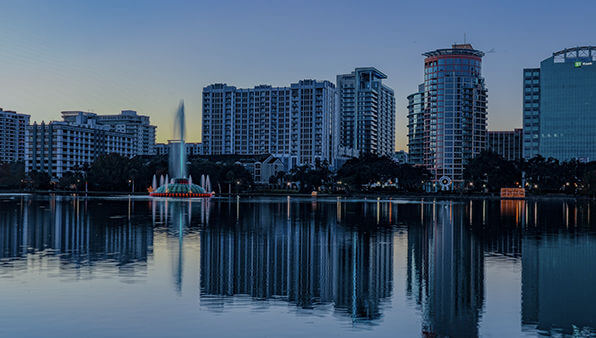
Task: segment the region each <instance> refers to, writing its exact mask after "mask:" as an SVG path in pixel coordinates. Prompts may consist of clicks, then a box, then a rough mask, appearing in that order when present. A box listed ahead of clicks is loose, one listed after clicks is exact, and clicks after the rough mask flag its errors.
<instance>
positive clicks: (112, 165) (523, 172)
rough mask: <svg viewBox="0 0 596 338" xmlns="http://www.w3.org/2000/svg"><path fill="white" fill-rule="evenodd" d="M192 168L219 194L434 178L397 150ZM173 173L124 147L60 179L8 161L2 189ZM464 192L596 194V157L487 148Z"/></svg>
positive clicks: (384, 186)
mask: <svg viewBox="0 0 596 338" xmlns="http://www.w3.org/2000/svg"><path fill="white" fill-rule="evenodd" d="M187 168H188V173H189V174H190V175H192V176H193V178H194V180H195V182H198V181H199V179H200V177H201V175H209V177H210V181H211V185H212V188H213V190H214V191H215V192H216V193H227V192H247V191H257V190H261V191H263V190H265V191H267V190H268V191H271V190H282V191H300V192H311V191H326V192H334V193H352V192H383V191H386V192H422V191H424V187H425V185H428V183H429V182H430V180H431V174H430V173H429V171H427V170H426V169H424V168H423V167H420V166H412V165H409V164H398V163H396V162H395V161H393V160H392V159H391V158H389V157H382V156H381V157H379V156H375V155H371V154H364V155H362V156H360V157H359V158H352V159H349V160H348V161H346V162H345V164H343V166H341V168H339V170H337V171H335V172H333V171H332V170H331V169H330V168H329V165H328V163H327V162H324V161H317V162H316V163H315V165H314V166H299V167H296V168H294V169H292V170H291V171H289V172H284V171H281V172H278V173H277V174H276V175H274V176H272V177H271V178H270V179H269V185H268V186H265V187H263V186H259V185H255V183H254V181H253V177H252V175H251V173H250V172H249V171H248V170H247V169H246V168H245V167H244V166H243V165H241V164H239V163H238V162H237V161H235V159H234V158H233V157H230V158H229V159H227V160H218V161H213V160H210V159H208V158H205V157H196V156H195V157H191V158H189V160H188V164H187ZM166 174H168V158H167V156H136V157H133V158H127V157H124V156H120V155H118V154H107V155H102V156H99V157H98V158H97V159H96V160H95V161H94V162H93V163H92V164H90V165H85V166H82V167H78V168H75V170H73V171H71V172H66V173H64V174H63V175H62V177H61V178H60V179H58V180H56V179H52V177H50V176H49V175H48V174H47V173H45V172H38V171H32V172H30V173H28V174H27V175H26V174H25V170H24V165H23V164H22V163H3V164H0V188H1V189H31V190H49V189H51V190H69V191H83V190H85V185H87V189H88V190H89V191H121V192H123V191H132V190H133V185H134V191H135V192H144V191H146V189H147V188H148V187H150V186H151V184H152V179H153V175H156V176H157V177H158V180H159V176H160V175H163V176H166ZM464 178H465V180H466V182H465V185H464V189H463V191H468V192H484V193H486V192H488V193H498V192H499V190H500V188H502V187H523V188H526V190H527V191H528V192H530V193H534V194H542V193H566V194H585V195H595V194H596V162H589V163H583V162H579V161H575V160H572V161H566V162H560V161H558V160H556V159H553V158H548V159H546V158H544V157H541V156H536V157H534V158H532V159H530V160H527V161H526V160H515V161H508V160H505V159H503V158H502V157H501V156H499V155H498V154H496V153H493V152H490V151H485V152H482V153H480V154H479V155H478V156H476V157H475V158H474V159H472V160H471V161H470V162H469V163H467V165H466V166H465V170H464Z"/></svg>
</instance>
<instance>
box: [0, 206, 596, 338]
mask: <svg viewBox="0 0 596 338" xmlns="http://www.w3.org/2000/svg"><path fill="white" fill-rule="evenodd" d="M595 204H596V203H595V202H594V201H575V200H562V199H561V200H529V201H513V200H508V201H498V200H468V201H444V200H433V199H423V200H421V199H418V200H405V199H404V200H401V199H337V198H317V199H313V198H297V197H292V198H288V197H271V198H265V197H260V198H257V197H254V198H240V199H237V198H230V199H226V198H221V199H220V198H212V199H209V200H208V199H204V200H193V201H187V200H165V199H150V198H145V197H133V198H128V197H113V198H91V197H90V198H83V197H65V196H29V195H0V300H1V307H0V336H6V337H9V336H30V337H39V336H44V337H48V336H85V337H95V336H146V337H164V336H167V337H178V336H204V337H214V336H218V337H282V336H283V337H350V336H354V337H398V336H403V337H420V336H422V337H441V336H458V337H473V336H492V337H503V336H508V337H514V336H535V335H548V334H552V335H576V336H590V335H595V334H596V232H595V230H596V224H595V223H596V221H595V220H594V217H593V215H591V210H594V208H595V207H596V205H595Z"/></svg>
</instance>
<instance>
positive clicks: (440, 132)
mask: <svg viewBox="0 0 596 338" xmlns="http://www.w3.org/2000/svg"><path fill="white" fill-rule="evenodd" d="M423 55H424V56H425V57H426V58H425V59H424V84H423V86H420V87H419V91H418V92H417V93H415V94H414V95H411V96H410V97H409V98H410V100H409V101H410V102H409V106H410V108H409V114H408V121H409V123H408V127H409V132H408V136H409V145H410V149H409V154H410V158H414V159H416V158H418V159H420V158H421V159H422V163H421V164H422V165H423V166H425V167H426V168H427V169H428V170H430V172H431V174H432V181H433V182H432V183H433V187H434V189H443V190H451V189H453V188H460V187H462V185H463V181H464V180H463V171H464V166H465V164H466V163H467V161H469V160H470V159H472V158H473V157H474V156H476V155H477V154H478V153H480V152H481V151H482V150H484V149H486V147H487V136H486V133H487V112H486V103H487V101H486V97H487V90H486V87H485V83H484V78H482V76H481V65H482V57H483V56H484V53H483V52H481V51H479V50H476V49H474V48H472V45H470V44H455V45H453V46H452V47H451V48H447V49H437V50H434V51H430V52H427V53H424V54H423ZM422 98H423V100H424V101H423V102H424V103H423V104H422V107H420V100H421V99H422ZM421 125H422V126H423V127H422V130H423V133H422V134H421V133H420V129H421ZM420 143H422V147H420V146H419V144H420Z"/></svg>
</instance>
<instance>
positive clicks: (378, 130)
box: [337, 67, 395, 156]
mask: <svg viewBox="0 0 596 338" xmlns="http://www.w3.org/2000/svg"><path fill="white" fill-rule="evenodd" d="M386 78H387V75H385V74H383V73H381V72H380V71H379V70H377V69H376V68H373V67H366V68H356V70H354V71H353V72H352V73H350V74H344V75H338V76H337V90H338V92H339V120H340V128H339V130H340V132H339V133H340V134H339V139H340V141H339V147H340V153H341V154H342V155H347V156H358V155H360V154H363V153H370V154H376V155H386V156H392V155H393V153H394V152H395V149H394V148H395V94H394V92H393V89H391V88H389V87H387V86H386V85H385V84H383V79H386Z"/></svg>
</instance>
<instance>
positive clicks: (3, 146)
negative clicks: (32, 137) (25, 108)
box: [0, 108, 30, 163]
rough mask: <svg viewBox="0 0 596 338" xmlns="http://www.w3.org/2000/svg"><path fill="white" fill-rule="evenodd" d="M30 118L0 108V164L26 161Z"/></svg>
mask: <svg viewBox="0 0 596 338" xmlns="http://www.w3.org/2000/svg"><path fill="white" fill-rule="evenodd" d="M29 118H30V116H29V115H27V114H20V113H17V112H14V111H9V110H3V109H2V108H0V163H2V162H22V161H24V160H25V130H26V128H27V126H28V125H29Z"/></svg>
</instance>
